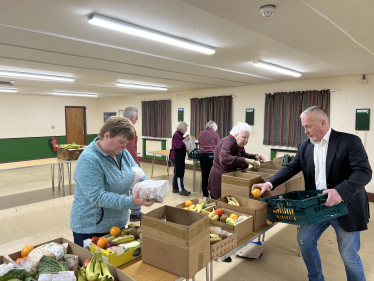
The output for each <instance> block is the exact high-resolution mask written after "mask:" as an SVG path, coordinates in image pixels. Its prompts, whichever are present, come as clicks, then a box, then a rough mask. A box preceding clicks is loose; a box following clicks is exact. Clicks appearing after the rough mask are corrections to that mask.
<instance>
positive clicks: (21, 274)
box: [0, 269, 29, 281]
mask: <svg viewBox="0 0 374 281" xmlns="http://www.w3.org/2000/svg"><path fill="white" fill-rule="evenodd" d="M27 276H29V275H28V274H27V271H26V270H24V269H12V270H9V271H8V273H7V274H5V275H3V276H2V277H0V281H9V280H11V279H18V280H22V281H23V280H25V278H26V277H27Z"/></svg>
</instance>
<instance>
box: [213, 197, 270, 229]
mask: <svg viewBox="0 0 374 281" xmlns="http://www.w3.org/2000/svg"><path fill="white" fill-rule="evenodd" d="M228 196H229V197H235V198H236V200H238V202H239V205H240V206H235V205H230V204H228V200H227V198H226V197H222V198H220V199H218V200H217V207H218V208H225V209H230V210H233V211H235V212H240V213H243V214H248V215H251V216H252V217H253V231H257V230H258V229H260V228H261V227H263V226H264V225H266V223H267V210H268V204H267V203H265V202H262V201H259V200H253V199H250V198H244V197H239V196H232V195H228Z"/></svg>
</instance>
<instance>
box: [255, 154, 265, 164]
mask: <svg viewBox="0 0 374 281" xmlns="http://www.w3.org/2000/svg"><path fill="white" fill-rule="evenodd" d="M255 158H256V160H257V161H260V162H261V163H264V162H265V157H264V156H262V155H256V157H255Z"/></svg>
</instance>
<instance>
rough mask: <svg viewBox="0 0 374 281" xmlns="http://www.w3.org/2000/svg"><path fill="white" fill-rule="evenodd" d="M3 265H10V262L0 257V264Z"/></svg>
mask: <svg viewBox="0 0 374 281" xmlns="http://www.w3.org/2000/svg"><path fill="white" fill-rule="evenodd" d="M3 263H10V261H9V260H8V259H7V258H6V257H4V256H0V264H3Z"/></svg>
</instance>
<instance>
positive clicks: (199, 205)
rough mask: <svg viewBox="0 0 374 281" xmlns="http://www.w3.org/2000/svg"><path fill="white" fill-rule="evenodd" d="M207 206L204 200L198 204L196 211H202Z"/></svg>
mask: <svg viewBox="0 0 374 281" xmlns="http://www.w3.org/2000/svg"><path fill="white" fill-rule="evenodd" d="M204 206H205V202H202V203H200V204H198V205H197V208H196V212H200V211H201V210H202V209H203V208H204Z"/></svg>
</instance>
